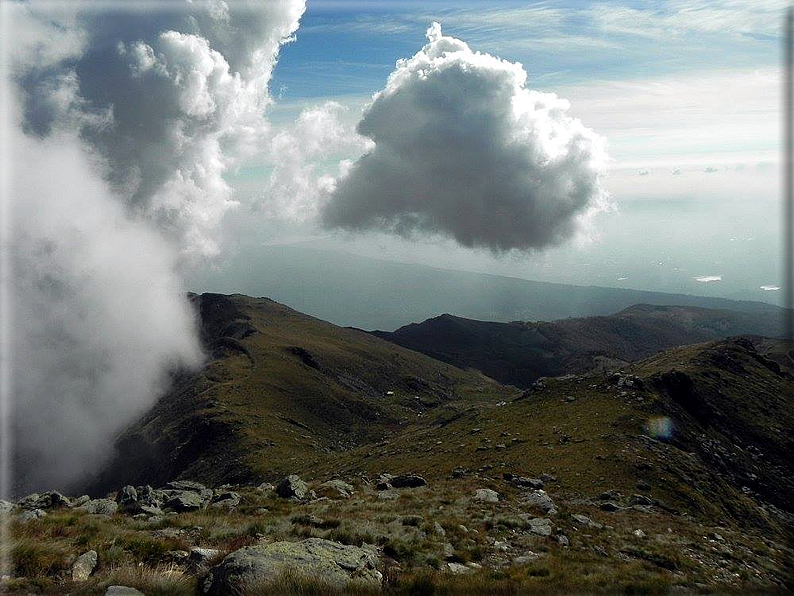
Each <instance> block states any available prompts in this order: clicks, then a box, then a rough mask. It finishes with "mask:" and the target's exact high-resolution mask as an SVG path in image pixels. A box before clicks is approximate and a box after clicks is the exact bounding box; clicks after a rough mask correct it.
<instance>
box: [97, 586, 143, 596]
mask: <svg viewBox="0 0 794 596" xmlns="http://www.w3.org/2000/svg"><path fill="white" fill-rule="evenodd" d="M105 596H145V594H144V593H143V592H140V591H138V590H136V589H135V588H130V587H129V586H108V589H107V590H106V591H105Z"/></svg>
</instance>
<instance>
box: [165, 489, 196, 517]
mask: <svg viewBox="0 0 794 596" xmlns="http://www.w3.org/2000/svg"><path fill="white" fill-rule="evenodd" d="M204 504H205V501H204V498H203V497H202V496H201V494H199V493H197V492H193V491H188V490H183V491H176V490H175V491H172V494H171V496H170V497H169V498H168V500H167V501H166V502H165V506H166V508H167V509H172V510H174V511H176V512H177V513H182V512H184V511H196V510H198V509H203V508H204Z"/></svg>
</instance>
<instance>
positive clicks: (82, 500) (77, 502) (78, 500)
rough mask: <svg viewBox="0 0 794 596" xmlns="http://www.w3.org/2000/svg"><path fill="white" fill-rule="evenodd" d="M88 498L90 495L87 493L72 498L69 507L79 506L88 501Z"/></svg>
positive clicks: (89, 498)
mask: <svg viewBox="0 0 794 596" xmlns="http://www.w3.org/2000/svg"><path fill="white" fill-rule="evenodd" d="M90 500H91V497H89V496H88V495H83V496H81V497H77V498H76V499H72V500H71V501H70V502H69V507H80V506H82V505H85V504H86V503H88V501H90Z"/></svg>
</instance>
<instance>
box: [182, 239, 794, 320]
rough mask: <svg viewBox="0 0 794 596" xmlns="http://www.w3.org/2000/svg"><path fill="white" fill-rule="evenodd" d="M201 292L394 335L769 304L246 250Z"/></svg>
mask: <svg viewBox="0 0 794 596" xmlns="http://www.w3.org/2000/svg"><path fill="white" fill-rule="evenodd" d="M188 283H189V286H190V287H191V288H193V290H194V291H199V292H219V293H232V292H240V293H242V294H247V295H250V296H270V297H271V298H273V299H274V300H278V301H279V302H283V303H285V304H289V305H290V306H292V307H293V308H295V309H297V310H300V311H301V312H305V313H307V314H310V315H312V316H316V317H319V318H321V319H324V320H326V321H330V322H332V323H334V324H336V325H347V326H353V327H358V328H361V329H381V330H385V331H391V330H394V329H397V328H398V327H401V326H403V325H407V324H409V323H415V322H417V321H424V320H425V319H428V318H430V317H435V316H438V315H440V314H441V313H450V314H453V315H456V316H460V317H466V318H470V319H480V320H484V321H501V322H508V321H517V320H520V321H530V320H532V321H537V320H542V321H550V320H554V319H561V318H565V317H587V316H595V315H610V314H613V313H616V312H618V311H620V310H622V309H625V308H628V307H630V306H633V305H635V304H657V305H679V306H698V307H703V308H717V309H727V310H735V311H742V312H752V313H765V314H767V315H768V316H769V317H770V320H771V321H778V320H780V316H781V315H780V314H779V313H780V308H779V307H776V306H774V305H771V304H768V303H765V302H746V301H734V300H727V299H724V298H712V297H705V296H693V295H686V294H667V293H663V292H649V291H641V290H627V289H622V288H605V287H598V286H574V285H568V284H557V283H547V282H539V281H530V280H525V279H519V278H513V277H503V276H498V275H486V274H482V273H472V272H465V271H451V270H446V269H437V268H434V267H428V266H424V265H415V264H406V263H395V262H390V261H381V260H378V259H371V258H366V257H360V256H356V255H351V254H344V253H337V252H331V251H319V250H312V249H307V248H301V247H295V246H257V247H255V248H250V247H249V248H245V249H241V251H240V252H239V253H237V254H235V255H234V258H233V260H231V262H229V263H228V264H226V265H223V264H221V265H220V266H219V267H218V268H217V269H214V270H212V271H209V270H207V271H203V272H200V273H196V274H193V275H192V276H191V277H190V278H189V279H188Z"/></svg>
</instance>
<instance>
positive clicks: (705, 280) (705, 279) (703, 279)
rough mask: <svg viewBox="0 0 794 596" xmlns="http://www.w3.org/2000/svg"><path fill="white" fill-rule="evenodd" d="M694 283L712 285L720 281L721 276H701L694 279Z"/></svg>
mask: <svg viewBox="0 0 794 596" xmlns="http://www.w3.org/2000/svg"><path fill="white" fill-rule="evenodd" d="M695 281H697V282H700V283H702V284H709V283H714V282H717V281H722V275H702V276H700V277H696V278H695Z"/></svg>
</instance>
